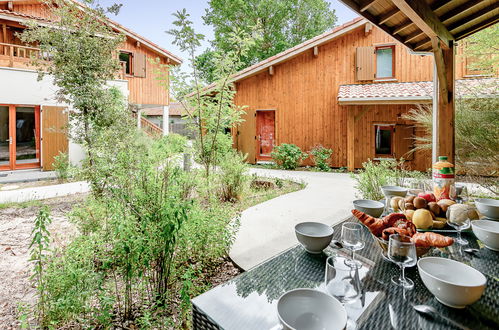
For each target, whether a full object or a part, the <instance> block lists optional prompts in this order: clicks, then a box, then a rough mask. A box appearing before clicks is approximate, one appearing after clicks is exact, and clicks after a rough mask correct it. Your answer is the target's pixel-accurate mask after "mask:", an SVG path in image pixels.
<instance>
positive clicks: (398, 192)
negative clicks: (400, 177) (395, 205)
mask: <svg viewBox="0 0 499 330" xmlns="http://www.w3.org/2000/svg"><path fill="white" fill-rule="evenodd" d="M381 191H382V192H383V195H385V196H400V197H405V196H406V195H407V191H408V189H407V188H404V187H398V186H382V187H381Z"/></svg>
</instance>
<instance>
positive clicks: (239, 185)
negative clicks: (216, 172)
mask: <svg viewBox="0 0 499 330" xmlns="http://www.w3.org/2000/svg"><path fill="white" fill-rule="evenodd" d="M245 160H246V155H242V154H241V153H239V152H237V151H230V152H229V153H227V154H226V155H225V156H224V157H223V158H222V160H221V162H220V188H219V196H220V200H221V201H223V202H235V201H238V200H240V199H241V196H242V194H243V192H244V190H245V188H246V184H247V183H248V181H249V178H248V176H247V172H248V165H247V164H246V163H245V162H244V161H245Z"/></svg>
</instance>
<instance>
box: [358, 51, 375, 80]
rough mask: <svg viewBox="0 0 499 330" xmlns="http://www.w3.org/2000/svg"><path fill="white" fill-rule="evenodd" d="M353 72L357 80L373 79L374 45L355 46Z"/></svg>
mask: <svg viewBox="0 0 499 330" xmlns="http://www.w3.org/2000/svg"><path fill="white" fill-rule="evenodd" d="M355 73H356V78H357V80H358V81H364V80H374V47H357V50H356V54H355Z"/></svg>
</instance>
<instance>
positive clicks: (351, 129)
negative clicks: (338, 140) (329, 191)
mask: <svg viewBox="0 0 499 330" xmlns="http://www.w3.org/2000/svg"><path fill="white" fill-rule="evenodd" d="M355 110H356V107H347V109H346V111H347V168H348V170H349V171H353V170H355Z"/></svg>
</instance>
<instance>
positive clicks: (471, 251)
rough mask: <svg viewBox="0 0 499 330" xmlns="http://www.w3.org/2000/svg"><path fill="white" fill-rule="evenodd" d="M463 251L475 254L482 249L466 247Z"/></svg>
mask: <svg viewBox="0 0 499 330" xmlns="http://www.w3.org/2000/svg"><path fill="white" fill-rule="evenodd" d="M463 251H464V252H466V253H471V254H475V253H477V252H478V251H480V250H478V249H473V248H466V249H464V250H463Z"/></svg>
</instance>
